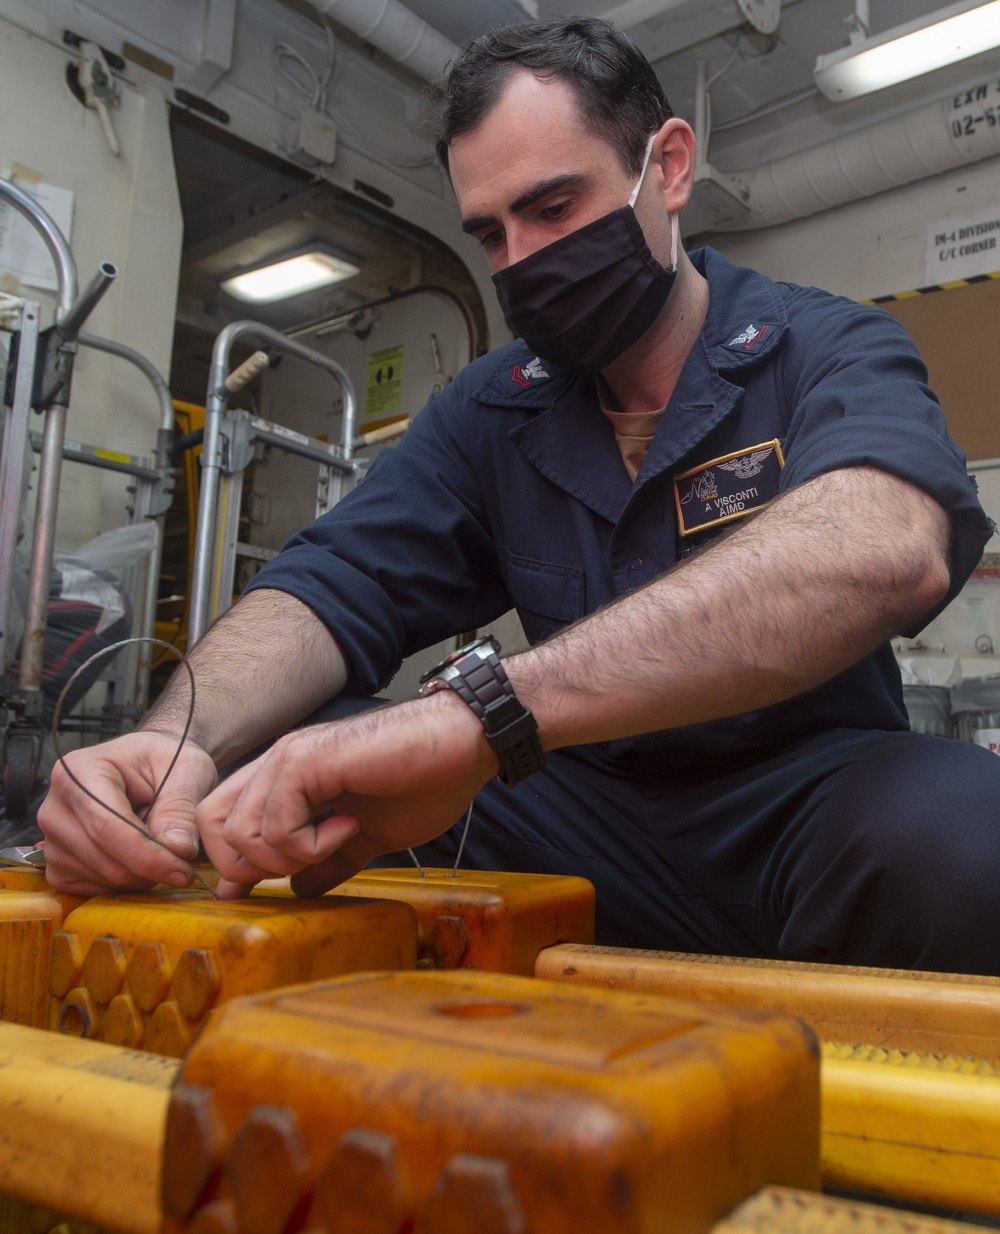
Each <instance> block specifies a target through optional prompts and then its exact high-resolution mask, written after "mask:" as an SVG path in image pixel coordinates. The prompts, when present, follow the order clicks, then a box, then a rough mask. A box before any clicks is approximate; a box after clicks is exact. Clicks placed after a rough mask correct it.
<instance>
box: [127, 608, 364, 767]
mask: <svg viewBox="0 0 1000 1234" xmlns="http://www.w3.org/2000/svg"><path fill="white" fill-rule="evenodd" d="M189 662H190V664H191V668H192V670H193V671H194V676H195V710H194V718H193V723H192V727H191V734H190V738H191V740H192V741H194V742H195V743H196V744H197V745H199V746H201V747H202V749H204V750H206V751H207V752H208V753H209V754H210V755H211V756H212V758H213V759H214V761H215V763H216V765H217V766H219V767H223V766H225V765H226V764H227V763H230V762H232V760H233V759H235V758H238V757H239V756H240V755H241V754H243V753H245V752H246V751H247V750H252V749H253V748H254V747H255V746H257V745H260V743H261V742H263V741H267V740H268V739H269V738H271V737H275V736H277V735H278V734H279V733H283V732H285V731H286V730H287V729H289V728H291V727H292V726H293V725H294V724H297V723H298V722H299V721H300V720H302V719H303V718H304V717H305V716H307V715H309V713H310V712H312V711H313V710H315V708H316V707H318V706H319V705H320V704H321V703H324V702H325V701H326V700H327V699H328V698H331V697H333V695H335V694H337V693H339V691H340V690H342V689H343V687H344V683H345V681H346V680H347V665H346V662H345V660H344V656H343V654H342V653H341V651H340V648H339V647H338V645H337V643H336V641H335V640H334V639H333V638H332V636H331V635H330V631H329V630H328V629H327V627H326V626H325V625H324V624H323V622H322V621H320V619H319V618H318V617H317V616H316V614H315V613H314V612H313V611H312V609H310V608H309V606H308V605H306V604H303V603H302V602H301V601H300V600H297V599H295V598H294V597H293V596H291V595H288V594H287V593H285V592H281V591H265V590H261V591H252V592H250V593H249V594H248V595H247V596H245V597H244V598H243V599H241V600H240V601H239V602H238V603H237V604H235V605H234V606H233V608H231V609H230V610H229V612H228V613H226V614H225V615H224V616H223V617H222V618H220V620H219V621H217V622H216V624H215V625H214V626H212V628H211V629H210V630H209V631H208V632H207V633H206V634H205V636H204V638H202V639H201V641H200V642H199V643H198V644H197V646H196V647H195V648H194V650H193V651H192V652H191V655H190V657H189ZM188 681H189V679H188V676H187V674H186V673H185V672H183V671H180V672H176V673H174V674H173V676H172V677H171V680H170V683H169V685H168V686H167V688H166V690H165V691H164V692H163V694H162V695H161V696H160V698H159V699H158V701H157V702H156V704H155V705H154V706H153V707H152V708H151V710H150V711H149V712H147V714H146V715H145V716H144V717H143V719H142V721H141V722H140V724H139V727H140V728H141V729H147V730H153V731H158V732H165V733H170V734H174V735H178V734H180V732H181V731H182V730H183V728H184V724H185V722H186V720H187V715H188V707H189V703H190V694H189V684H188Z"/></svg>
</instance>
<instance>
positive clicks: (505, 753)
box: [420, 635, 545, 788]
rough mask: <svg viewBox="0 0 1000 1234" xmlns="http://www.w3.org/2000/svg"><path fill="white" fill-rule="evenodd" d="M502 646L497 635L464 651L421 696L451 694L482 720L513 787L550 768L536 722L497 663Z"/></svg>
mask: <svg viewBox="0 0 1000 1234" xmlns="http://www.w3.org/2000/svg"><path fill="white" fill-rule="evenodd" d="M499 650H500V644H499V643H498V642H497V640H496V639H495V638H493V636H492V635H486V637H485V638H477V639H474V640H473V642H471V643H466V644H465V646H464V647H459V649H458V651H456V652H453V653H452V655H450V656H448V658H447V659H445V660H442V661H441V663H440V664H435V665H434V667H433V668H432V669H430V670H429V671H428V672H426V673H424V675H423V676H422V677H421V678H420V693H421V694H425V695H426V694H433V693H435V692H436V691H437V690H445V689H450V690H454V691H455V693H456V694H457V695H458V696H459V698H461V699H462V700H463V701H464V702H466V703H468V704H469V706H470V707H471V708H472V710H473V711H474V712H475V713H476V715H477V716H478V717H479V719H480V720H481V721H482V725H483V730H484V732H485V734H486V740H487V741H488V742H489V743H490V745H491V747H492V748H493V753H494V754H495V755H496V756H497V759H498V760H499V762H500V771H499V772H498V773H497V779H498V780H502V781H503V783H504V784H506V785H507V787H508V788H513V787H514V785H515V784H520V783H521V781H522V780H526V779H527V778H528V776H530V775H533V774H534V773H535V772H536V771H541V769H542V768H543V767H544V766H545V752H544V750H543V749H542V743H541V742H540V741H539V740H538V725H537V724H536V723H535V717H534V716H533V715H532V714H531V712H530V711H529V709H528V708H527V707H525V705H524V704H523V703H522V702H521V700H520V699H519V698H518V697H517V695H516V694H515V693H514V687H513V686H512V685H511V684H510V680H509V679H508V677H507V674H506V672H505V671H504V667H503V665H502V664H501V663H500V660H499V659H498V656H497V653H498V652H499Z"/></svg>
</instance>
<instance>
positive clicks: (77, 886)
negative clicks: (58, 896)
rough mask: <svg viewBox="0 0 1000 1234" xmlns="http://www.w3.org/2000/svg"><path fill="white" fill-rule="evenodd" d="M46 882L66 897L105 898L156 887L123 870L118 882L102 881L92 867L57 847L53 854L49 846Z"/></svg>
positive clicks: (120, 871) (119, 873)
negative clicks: (120, 892) (110, 895)
mask: <svg viewBox="0 0 1000 1234" xmlns="http://www.w3.org/2000/svg"><path fill="white" fill-rule="evenodd" d="M45 847H46V860H45V879H46V881H47V882H48V883H49V885H50V886H51V887H53V888H54V889H55V890H56V891H61V892H64V893H66V894H67V895H76V896H96V895H106V894H107V893H108V891H109V890H126V889H127V890H130V891H148V890H149V888H150V887H152V886H153V882H152V881H151V880H149V879H145V880H144V879H137V878H136V877H135V875H134V874H133V873H132V872H131V871H130V870H126V869H125V868H124V867H121V868H120V869H119V871H118V872H117V874H118V877H117V880H116V881H115V882H111V881H109V879H108V878H106V877H105V878H103V879H100V878H99V877H98V876H96V875H95V874H94V871H93V869H92V868H91V867H89V866H87V865H85V864H83V863H81V862H80V861H77V860H76V859H75V858H73V857H72V856H71V855H70V854H67V853H65V852H62V851H60V850H59V848H58V847H56V848H53V849H51V851H49V850H50V845H49V844H48V843H46V845H45Z"/></svg>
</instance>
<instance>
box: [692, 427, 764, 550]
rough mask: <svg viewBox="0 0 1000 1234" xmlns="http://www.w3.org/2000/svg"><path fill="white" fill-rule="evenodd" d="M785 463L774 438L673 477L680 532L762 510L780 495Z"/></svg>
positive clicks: (703, 527) (701, 529)
mask: <svg viewBox="0 0 1000 1234" xmlns="http://www.w3.org/2000/svg"><path fill="white" fill-rule="evenodd" d="M784 465H785V458H784V455H783V454H782V453H781V443H780V442H779V441H778V439H777V438H775V439H774V440H773V441H762V442H761V443H760V445H756V446H749V447H748V448H747V449H746V450H737V451H735V452H734V453H733V454H724V455H723V456H722V458H713V459H711V460H710V461H709V462H707V463H700V464H699V465H698V466H697V467H692V468H691V469H690V470H689V471H684V472H681V473H680V475H676V476H674V504H675V505H676V506H677V523H678V526H679V528H680V533H681V535H682V536H691V535H694V534H695V532H698V531H706V530H707V529H708V528H709V527H721V526H722V524H723V523H731V522H733V521H734V520H735V519H738V518H745V517H746V516H747V515H748V514H753V513H754V512H755V511H757V510H760V509H762V508H763V507H764V506H766V505H767V503H768V502H769V501H771V500H772V499H773V498H775V497H777V495H778V483H779V481H780V479H781V469H782V468H783V467H784Z"/></svg>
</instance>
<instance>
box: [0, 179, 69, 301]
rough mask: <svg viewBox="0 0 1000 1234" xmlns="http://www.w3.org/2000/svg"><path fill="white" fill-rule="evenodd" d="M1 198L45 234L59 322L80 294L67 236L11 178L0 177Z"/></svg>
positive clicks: (40, 232)
mask: <svg viewBox="0 0 1000 1234" xmlns="http://www.w3.org/2000/svg"><path fill="white" fill-rule="evenodd" d="M0 199H2V200H4V201H6V202H9V204H10V205H12V206H13V207H14V209H15V210H17V211H18V212H19V213H20V214H23V215H24V217H25V218H26V219H27V220H28V222H29V223H31V225H32V226H33V227H34V229H35V230H36V231H37V232H38V234H39V235H40V236H41V237H42V239H43V240H44V242H45V247H46V248H47V249H48V250H49V253H50V254H51V255H52V261H53V264H54V265H55V268H56V277H57V279H58V280H59V289H58V292H57V299H58V302H59V307H58V309H57V313H56V320H57V321H58V320H60V319H61V318H62V317H64V316H66V315H67V314H68V313H69V310H70V308H71V307H72V305H73V304H74V303H75V301H76V296H77V281H76V262H75V261H74V260H73V254H72V253H71V252H70V247H69V245H68V244H67V243H66V237H65V236H64V235H63V234H62V232H61V231H60V230H59V228H58V227H57V225H56V223H55V220H54V219H53V218H52V216H51V215H50V214H49V212H48V211H47V210H44V209H42V207H41V206H40V205H39V204H38V202H37V201H35V199H34V198H33V197H31V196H30V195H29V194H28V193H25V192H24V190H23V189H19V188H18V187H17V185H16V184H11V182H10V181H9V180H2V179H0Z"/></svg>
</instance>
